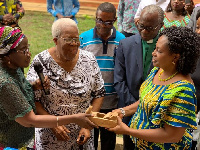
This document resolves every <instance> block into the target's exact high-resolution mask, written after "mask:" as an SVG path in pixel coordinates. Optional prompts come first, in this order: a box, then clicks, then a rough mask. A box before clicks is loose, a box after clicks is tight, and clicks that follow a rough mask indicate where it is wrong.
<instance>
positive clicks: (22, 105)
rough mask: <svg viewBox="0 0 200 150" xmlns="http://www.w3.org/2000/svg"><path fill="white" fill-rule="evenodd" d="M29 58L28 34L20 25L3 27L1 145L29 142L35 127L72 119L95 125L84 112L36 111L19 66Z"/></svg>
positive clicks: (0, 38)
mask: <svg viewBox="0 0 200 150" xmlns="http://www.w3.org/2000/svg"><path fill="white" fill-rule="evenodd" d="M30 58H31V54H30V52H29V44H28V39H27V37H26V36H25V35H24V34H22V32H21V31H20V30H19V29H18V28H11V27H8V26H6V27H1V28H0V95H1V98H0V149H1V148H4V147H13V148H21V147H24V146H26V145H27V144H28V143H29V141H30V139H32V138H33V136H34V127H46V128H53V127H56V126H59V125H65V124H69V123H76V124H78V125H80V126H82V127H85V128H89V129H91V128H92V127H94V124H93V123H92V122H90V121H89V120H88V118H87V116H88V115H86V114H83V113H82V114H74V115H65V116H53V115H35V104H34V94H33V90H32V85H31V84H30V83H29V82H28V81H27V80H26V79H25V77H24V75H23V73H22V71H21V69H20V68H24V67H28V65H29V63H30ZM45 81H46V85H47V80H45ZM37 82H38V81H37ZM26 127H29V128H26Z"/></svg>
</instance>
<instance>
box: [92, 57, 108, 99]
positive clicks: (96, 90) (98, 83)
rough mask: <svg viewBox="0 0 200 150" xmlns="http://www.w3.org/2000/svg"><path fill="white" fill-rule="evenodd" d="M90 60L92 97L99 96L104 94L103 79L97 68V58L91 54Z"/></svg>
mask: <svg viewBox="0 0 200 150" xmlns="http://www.w3.org/2000/svg"><path fill="white" fill-rule="evenodd" d="M92 57H93V58H92V61H93V70H94V71H93V75H92V77H93V79H94V80H93V81H94V82H93V89H92V93H91V95H92V97H94V98H100V97H104V96H105V88H104V81H103V78H102V75H101V72H100V69H99V66H98V64H97V60H96V58H95V56H94V55H93V54H92Z"/></svg>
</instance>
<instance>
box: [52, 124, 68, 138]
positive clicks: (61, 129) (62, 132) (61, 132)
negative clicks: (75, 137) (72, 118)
mask: <svg viewBox="0 0 200 150" xmlns="http://www.w3.org/2000/svg"><path fill="white" fill-rule="evenodd" d="M52 131H53V133H54V135H55V136H56V138H57V139H58V140H60V141H67V140H69V136H68V135H67V133H69V132H70V131H69V130H68V129H67V128H66V127H65V126H58V127H56V128H53V129H52ZM66 131H67V132H66Z"/></svg>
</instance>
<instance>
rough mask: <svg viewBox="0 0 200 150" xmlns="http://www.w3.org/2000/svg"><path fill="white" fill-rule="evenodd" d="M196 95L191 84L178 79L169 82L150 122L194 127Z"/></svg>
mask: <svg viewBox="0 0 200 150" xmlns="http://www.w3.org/2000/svg"><path fill="white" fill-rule="evenodd" d="M196 103H197V99H196V95H195V88H194V86H193V85H192V84H190V83H188V82H184V81H179V83H177V84H171V85H170V86H169V87H168V90H166V92H165V93H164V95H163V101H162V102H161V103H160V104H159V105H158V107H157V108H156V109H157V111H156V114H155V116H154V118H153V120H152V123H153V124H155V125H158V124H160V123H161V121H163V122H165V123H167V124H169V125H171V126H175V127H184V128H192V129H196V115H195V109H196Z"/></svg>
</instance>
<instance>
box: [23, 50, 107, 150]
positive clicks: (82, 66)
mask: <svg viewBox="0 0 200 150" xmlns="http://www.w3.org/2000/svg"><path fill="white" fill-rule="evenodd" d="M35 62H40V63H41V64H42V66H43V74H44V75H47V76H48V77H49V79H50V85H51V86H50V95H47V96H45V95H44V93H43V92H42V91H41V90H40V91H36V92H35V97H36V98H35V99H36V100H39V101H40V102H41V104H42V105H43V107H44V109H45V110H46V111H47V112H48V113H50V114H52V115H71V114H77V113H84V112H85V111H86V109H87V108H88V106H89V105H90V102H91V100H92V99H93V98H99V97H102V96H104V93H105V89H104V86H103V84H104V82H103V79H102V76H101V73H100V69H99V66H98V64H97V62H96V58H95V57H94V55H93V54H92V53H90V52H87V51H83V50H80V53H79V58H78V61H77V64H76V65H75V67H74V68H73V70H72V71H71V72H70V73H69V72H67V71H65V70H64V69H63V68H61V67H60V66H59V65H58V64H57V63H56V62H55V61H54V59H53V58H52V57H51V55H50V54H49V52H48V50H45V51H43V52H41V53H40V54H38V55H36V56H35V57H34V59H33V62H32V64H31V66H30V68H29V71H28V74H27V79H28V80H29V81H35V80H36V79H37V78H38V75H37V73H36V72H35V70H34V67H33V64H34V63H35ZM66 127H67V128H68V129H69V130H70V133H69V134H68V135H69V137H70V139H69V140H68V141H57V138H56V137H55V136H54V134H53V133H52V131H51V129H48V128H36V129H35V140H36V149H37V150H79V147H78V145H77V143H76V140H77V137H78V134H79V131H80V127H79V126H78V125H76V124H72V123H71V124H69V125H67V126H66ZM84 149H86V150H93V149H94V143H93V136H92V137H91V138H90V139H89V140H88V142H87V143H86V144H84Z"/></svg>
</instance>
